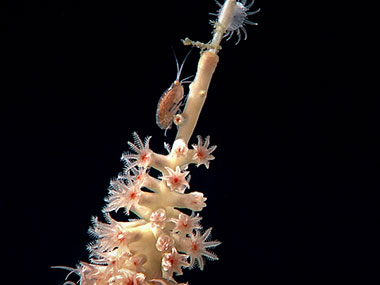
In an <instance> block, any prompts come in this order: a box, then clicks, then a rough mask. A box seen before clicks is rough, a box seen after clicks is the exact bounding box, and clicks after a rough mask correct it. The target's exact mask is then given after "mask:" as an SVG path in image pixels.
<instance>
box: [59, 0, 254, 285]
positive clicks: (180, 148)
mask: <svg viewBox="0 0 380 285" xmlns="http://www.w3.org/2000/svg"><path fill="white" fill-rule="evenodd" d="M242 3H243V4H245V1H242ZM242 3H240V2H236V1H235V0H227V1H226V2H225V3H224V5H223V6H222V5H220V4H219V5H220V6H221V8H220V10H219V11H218V20H217V22H215V24H214V31H213V39H212V41H210V42H209V43H207V44H202V45H200V44H199V42H191V41H190V40H188V39H187V40H186V41H187V44H192V45H194V46H199V47H200V48H201V53H200V59H199V62H198V69H197V73H196V75H195V78H194V80H193V82H192V83H191V84H190V86H189V94H188V96H187V100H186V104H185V106H184V110H183V112H180V110H178V111H179V112H180V113H178V114H174V115H173V118H172V120H173V122H174V123H175V124H176V125H177V135H176V138H175V140H174V142H173V144H172V145H169V144H165V148H166V149H167V150H168V152H169V153H168V154H166V155H163V154H159V153H157V152H155V151H153V150H152V149H151V148H150V146H149V142H150V139H151V137H146V138H145V139H142V138H140V137H139V136H138V135H137V133H136V132H134V133H133V142H128V145H129V147H130V151H129V152H125V153H124V154H123V155H122V158H121V159H122V161H123V162H124V165H125V167H124V169H123V171H122V173H120V174H119V175H118V177H116V178H114V179H112V180H111V182H110V186H109V188H108V196H107V197H106V198H105V202H106V205H105V206H104V208H103V214H104V222H101V221H100V220H99V219H98V218H97V217H94V218H93V219H92V224H93V225H92V227H91V228H90V229H89V233H90V235H91V236H92V237H93V238H94V241H93V242H92V243H90V244H89V245H88V250H89V252H90V254H89V255H90V256H89V258H90V262H83V261H82V262H80V263H79V264H78V265H77V267H76V268H69V267H64V266H56V267H55V268H63V269H67V270H70V273H69V275H68V277H67V278H66V280H67V279H68V278H69V277H70V278H72V277H71V275H72V273H76V274H77V275H78V276H79V280H78V281H77V282H78V284H82V285H88V284H92V285H94V284H96V285H103V284H134V285H137V284H178V283H177V281H176V280H175V276H176V275H182V274H183V269H191V268H194V267H199V268H200V269H201V270H203V268H204V266H205V259H209V260H217V259H218V257H217V255H216V254H215V253H214V252H213V251H212V250H213V248H214V247H216V246H218V245H219V244H220V242H219V241H212V240H210V236H211V228H208V229H204V228H203V227H202V225H201V223H200V221H201V219H202V218H201V217H200V215H199V213H196V212H199V211H201V210H202V209H203V208H204V207H205V206H206V204H205V201H206V197H205V196H204V195H203V193H201V192H198V191H192V190H190V168H189V165H192V164H193V165H195V166H197V167H199V166H202V165H204V166H205V168H207V169H208V168H209V166H210V162H211V160H214V158H215V157H214V156H213V152H214V151H215V149H216V146H215V145H211V142H210V137H209V136H207V137H205V138H202V137H201V136H197V139H198V143H197V144H192V146H191V147H189V146H188V144H189V140H190V138H191V136H192V134H193V131H194V128H195V126H196V123H197V121H198V117H199V114H200V112H201V109H202V106H203V104H204V102H205V99H206V97H207V91H208V87H209V84H210V81H211V78H212V75H213V73H214V70H215V68H216V66H217V64H218V60H219V57H218V55H217V54H218V52H219V51H220V49H221V47H220V42H221V40H222V39H223V37H225V35H226V34H227V35H229V34H230V33H231V31H232V29H231V25H232V24H233V21H234V15H236V9H241V7H242V5H243V4H242ZM250 5H251V4H250ZM250 5H248V6H249V7H250ZM239 7H240V8H239ZM244 9H245V10H244V12H245V13H246V10H247V8H244ZM247 14H249V13H247ZM243 31H244V32H245V30H244V29H243ZM185 44H186V43H185ZM151 168H154V169H156V170H158V171H159V172H160V173H161V174H159V175H157V177H154V176H153V175H151V174H150V169H151ZM120 209H122V210H123V211H124V212H125V214H127V215H128V214H129V213H130V212H133V213H134V214H136V215H137V216H138V219H134V220H132V219H131V220H129V221H128V222H122V221H117V220H115V219H114V218H112V212H114V211H115V212H116V211H118V210H120ZM181 209H188V210H190V211H191V214H190V215H188V214H186V213H185V212H182V211H181ZM187 213H189V212H187ZM65 284H76V283H74V282H73V281H68V280H67V281H66V282H65Z"/></svg>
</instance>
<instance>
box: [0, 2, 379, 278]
mask: <svg viewBox="0 0 380 285" xmlns="http://www.w3.org/2000/svg"><path fill="white" fill-rule="evenodd" d="M304 2H305V3H306V2H307V4H305V3H303V4H299V3H297V4H295V3H294V2H289V1H263V0H257V3H256V4H255V5H254V7H257V8H258V7H260V8H261V9H262V10H261V12H260V13H259V14H257V15H255V16H250V18H249V19H250V20H252V21H255V22H258V23H259V26H257V27H255V26H247V27H246V28H247V30H248V39H247V40H246V41H243V40H242V41H241V42H240V43H239V45H237V46H235V44H234V43H235V41H236V39H237V37H236V36H234V37H232V39H231V40H230V41H229V42H223V49H222V51H221V52H220V54H219V55H220V63H219V65H218V67H217V70H216V72H215V75H214V78H213V80H212V83H211V86H210V89H209V96H208V98H207V101H206V104H205V106H204V108H203V111H202V114H201V116H200V119H199V122H198V126H197V128H196V130H195V135H197V134H200V135H202V136H206V135H210V136H211V143H212V144H216V145H218V148H217V150H216V151H215V152H214V154H215V157H216V160H214V161H212V162H211V165H210V169H209V170H206V169H205V168H204V167H200V168H191V170H192V181H191V186H192V187H191V188H192V190H199V191H202V192H204V194H205V196H206V197H207V198H208V200H207V205H208V206H207V207H206V208H205V209H204V210H203V211H202V212H201V216H203V221H202V222H203V225H204V226H205V228H208V227H213V233H212V234H213V239H217V240H220V241H222V242H223V243H222V245H220V246H219V247H217V248H215V252H216V253H217V254H218V256H219V257H220V260H219V261H214V262H211V261H209V262H206V266H205V270H204V271H203V272H201V271H200V270H198V269H197V270H192V271H188V270H185V277H184V278H183V279H180V280H187V281H189V282H190V284H224V283H227V281H228V282H229V284H285V283H288V284H290V283H292V284H316V283H318V284H321V283H322V282H323V283H324V284H325V283H336V284H344V283H345V282H347V281H355V283H356V284H368V283H366V282H368V281H371V279H372V276H373V274H374V273H375V271H376V270H378V269H377V267H375V264H374V263H372V260H373V258H374V246H373V244H372V239H373V236H374V234H375V229H376V227H377V226H378V224H377V226H375V222H376V221H377V222H378V219H377V216H376V215H377V210H376V208H375V206H376V205H377V204H378V203H377V202H376V200H375V196H374V195H373V193H374V192H377V191H378V182H376V181H377V180H378V178H379V173H378V172H379V157H378V156H377V153H376V152H375V150H376V148H375V145H376V142H377V141H376V133H377V132H378V126H379V124H378V123H379V120H378V118H377V115H376V109H377V108H378V106H377V105H376V103H378V101H377V100H376V99H375V100H374V99H373V98H372V99H371V98H370V96H368V95H369V94H367V93H365V92H363V90H362V89H361V88H356V87H358V86H360V84H359V81H358V78H359V74H360V72H361V69H359V68H358V66H359V64H360V62H361V58H362V57H363V56H364V54H363V52H362V51H360V49H358V46H359V44H358V42H360V37H359V31H358V27H357V26H356V25H355V17H356V16H355V14H354V13H353V10H354V9H355V8H356V7H354V6H350V4H348V3H345V5H340V4H338V3H336V4H331V3H324V4H323V3H317V2H315V1H304ZM216 10H217V6H216V4H215V3H214V2H213V1H212V0H208V1H205V0H196V1H195V0H194V1H174V0H172V1H96V0H95V1H87V0H86V1H69V0H65V1H62V0H58V1H57V0H55V1H24V2H22V1H12V2H9V3H8V4H6V6H5V7H4V9H2V17H1V18H2V19H3V20H2V22H1V23H2V26H1V28H2V38H3V41H2V46H3V47H5V51H4V52H3V54H2V57H1V58H2V68H3V69H4V71H5V74H4V75H3V76H2V79H3V83H2V90H3V91H2V96H1V106H0V110H1V134H2V138H1V143H2V145H3V147H2V148H1V152H2V155H1V156H2V159H1V160H2V164H3V166H2V168H3V171H2V175H4V177H3V178H2V179H1V180H2V185H3V186H2V189H1V194H2V195H1V200H0V207H1V211H2V230H1V236H2V239H4V238H5V242H3V243H2V245H3V249H2V252H3V255H2V256H3V264H4V263H5V264H6V267H5V269H6V273H4V274H2V278H3V277H5V278H9V280H11V281H12V282H14V283H12V284H62V283H63V279H64V277H65V272H64V271H60V270H55V269H50V266H52V265H65V266H75V265H76V263H77V262H78V261H79V260H87V252H86V244H87V243H89V242H90V241H91V239H90V237H89V236H88V234H87V229H88V227H89V226H90V217H91V216H93V215H100V214H101V211H100V210H101V208H102V206H103V205H104V202H103V197H104V196H105V195H106V193H107V190H106V189H107V186H108V183H109V180H110V178H111V177H114V176H116V175H117V173H118V172H119V171H120V170H121V169H122V163H121V162H120V160H119V159H120V156H121V154H122V152H123V151H126V150H127V144H126V142H127V141H128V140H131V139H132V136H131V134H132V132H133V131H137V132H138V133H139V134H140V135H141V136H142V137H145V136H148V135H152V136H153V138H152V140H151V146H152V149H153V150H155V151H156V152H161V153H163V152H164V148H163V142H164V141H167V142H172V140H173V138H174V135H175V131H174V130H171V131H169V133H168V136H167V137H164V135H163V132H162V131H161V130H160V129H158V127H157V126H156V124H155V109H156V104H157V101H158V99H159V97H160V96H161V94H162V92H163V91H164V90H165V89H166V88H168V87H169V85H170V84H171V82H172V81H173V80H174V78H175V76H176V67H175V61H174V57H173V53H172V50H171V47H173V48H174V50H175V52H176V54H177V56H178V58H179V61H182V59H183V58H184V56H185V55H186V53H187V52H188V50H189V49H188V47H184V46H183V45H182V44H181V41H180V39H184V38H185V37H189V38H191V39H193V40H199V41H203V42H207V41H208V40H209V39H210V37H211V26H210V25H209V23H208V21H209V20H210V19H212V18H214V17H212V16H209V15H208V13H209V12H215V11H216ZM197 57H198V51H196V50H194V51H193V52H192V54H191V55H190V57H189V59H188V61H187V62H186V64H185V67H184V70H183V76H188V75H192V74H194V73H195V68H196V63H197ZM195 142H196V141H195V138H193V139H192V141H191V143H195ZM377 148H378V147H377ZM376 219H377V220H376ZM2 268H3V269H4V266H2ZM7 284H8V283H7Z"/></svg>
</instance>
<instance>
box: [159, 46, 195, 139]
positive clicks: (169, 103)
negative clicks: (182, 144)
mask: <svg viewBox="0 0 380 285" xmlns="http://www.w3.org/2000/svg"><path fill="white" fill-rule="evenodd" d="M190 52H191V50H190V51H189V52H188V53H187V55H186V56H185V58H184V60H183V62H182V64H181V67H179V65H178V60H177V57H176V56H175V54H174V57H175V61H176V65H177V78H176V79H175V80H174V82H173V83H172V85H170V87H169V88H168V89H167V90H166V91H165V92H164V94H162V96H161V98H160V100H159V101H158V104H157V111H156V123H157V125H158V126H159V127H160V128H161V129H162V130H165V134H166V131H167V130H168V129H170V128H171V126H172V123H173V119H174V116H175V115H176V114H177V112H178V110H179V108H180V107H181V103H182V100H183V97H184V90H183V86H182V83H186V82H187V81H186V80H187V79H189V78H190V77H192V76H189V77H186V78H184V79H182V80H181V81H180V79H179V78H180V76H181V72H182V68H183V65H184V63H185V61H186V59H187V57H188V56H189V54H190Z"/></svg>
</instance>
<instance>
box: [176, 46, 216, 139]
mask: <svg viewBox="0 0 380 285" xmlns="http://www.w3.org/2000/svg"><path fill="white" fill-rule="evenodd" d="M218 61H219V57H218V56H217V55H216V54H215V53H213V52H205V53H203V54H202V56H201V58H200V59H199V63H198V70H197V74H196V76H195V79H194V81H193V82H192V83H191V85H190V92H189V95H188V99H187V103H186V106H185V109H184V111H183V113H182V116H183V122H182V123H181V124H180V125H179V126H178V133H177V137H176V139H177V140H179V139H180V140H182V141H183V142H184V143H185V144H186V145H187V144H188V142H189V139H190V137H191V135H192V133H193V131H194V128H195V125H196V124H197V121H198V117H199V114H200V112H201V110H202V107H203V104H204V102H205V100H206V96H207V91H208V87H209V85H210V81H211V78H212V75H213V74H214V71H215V68H216V66H217V64H218Z"/></svg>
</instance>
